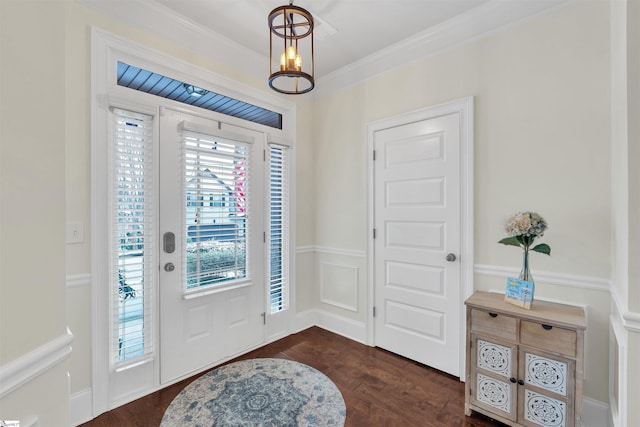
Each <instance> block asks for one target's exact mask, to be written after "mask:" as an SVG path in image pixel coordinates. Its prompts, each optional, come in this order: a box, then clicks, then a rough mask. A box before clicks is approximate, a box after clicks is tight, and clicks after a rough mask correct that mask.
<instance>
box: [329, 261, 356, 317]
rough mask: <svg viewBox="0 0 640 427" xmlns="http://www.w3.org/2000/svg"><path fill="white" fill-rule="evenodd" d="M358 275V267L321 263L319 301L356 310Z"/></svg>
mask: <svg viewBox="0 0 640 427" xmlns="http://www.w3.org/2000/svg"><path fill="white" fill-rule="evenodd" d="M358 276H359V274H358V267H353V266H346V265H338V264H332V263H328V262H323V263H321V264H320V301H321V302H323V303H325V304H330V305H333V306H336V307H340V308H344V309H347V310H351V311H354V312H357V311H358V281H359V279H358Z"/></svg>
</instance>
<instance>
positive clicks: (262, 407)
mask: <svg viewBox="0 0 640 427" xmlns="http://www.w3.org/2000/svg"><path fill="white" fill-rule="evenodd" d="M345 417H346V409H345V405H344V399H343V398H342V394H340V391H339V390H338V388H337V387H336V385H335V384H334V383H332V382H331V380H330V379H329V378H327V377H326V376H325V375H324V374H322V373H321V372H320V371H318V370H316V369H314V368H312V367H310V366H307V365H303V364H302V363H298V362H293V361H290V360H284V359H251V360H243V361H240V362H236V363H232V364H230V365H225V366H222V367H220V368H218V369H215V370H213V371H211V372H209V373H207V374H205V375H203V376H202V377H200V378H198V379H197V380H195V381H194V382H192V383H191V384H189V385H188V386H187V387H185V389H184V390H182V391H181V392H180V394H178V396H176V398H175V399H174V400H173V402H171V404H170V405H169V407H168V408H167V411H166V412H165V414H164V417H163V418H162V422H161V424H160V427H196V426H198V427H200V426H221V427H231V426H233V427H239V426H251V427H258V426H259V427H289V426H291V427H294V426H318V427H319V426H343V425H344V421H345Z"/></svg>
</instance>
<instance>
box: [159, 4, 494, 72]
mask: <svg viewBox="0 0 640 427" xmlns="http://www.w3.org/2000/svg"><path fill="white" fill-rule="evenodd" d="M156 1H157V2H158V3H161V4H162V5H164V6H166V7H168V8H170V9H172V10H173V11H174V12H175V13H176V14H179V15H182V16H184V17H186V18H187V19H189V20H192V21H194V22H196V23H198V24H200V25H202V26H204V27H206V28H208V29H210V30H211V31H215V32H218V33H220V34H223V35H224V36H226V37H228V38H230V39H232V40H234V41H236V42H238V43H240V44H241V45H243V46H245V47H246V48H248V49H251V50H253V51H255V52H256V53H259V54H263V55H264V54H266V53H268V52H269V30H268V26H267V15H268V14H269V12H270V11H271V10H273V9H275V8H276V7H278V6H282V5H285V4H288V1H287V0H285V1H283V0H156ZM486 2H487V0H298V1H295V2H294V5H295V6H300V7H303V8H305V9H307V10H308V11H309V12H311V14H312V15H313V16H314V20H315V25H316V28H315V40H314V49H315V53H314V54H315V58H316V64H315V73H316V76H317V77H318V78H322V76H325V75H327V74H329V73H331V72H332V71H336V70H337V69H339V68H341V67H343V66H345V65H347V64H350V63H352V62H354V61H357V60H360V59H362V58H364V57H366V56H368V55H371V54H372V53H374V52H377V51H379V50H381V49H384V48H386V47H389V46H391V45H392V44H394V43H398V42H400V41H401V40H404V39H406V38H408V37H410V36H413V35H415V34H417V33H419V32H421V31H423V30H425V29H427V28H431V27H433V26H435V25H438V24H440V23H442V22H444V21H447V20H449V19H451V18H453V17H455V16H457V15H460V14H462V13H464V12H467V11H469V10H470V9H473V8H475V7H477V6H479V5H481V4H483V3H486ZM331 33H333V34H331Z"/></svg>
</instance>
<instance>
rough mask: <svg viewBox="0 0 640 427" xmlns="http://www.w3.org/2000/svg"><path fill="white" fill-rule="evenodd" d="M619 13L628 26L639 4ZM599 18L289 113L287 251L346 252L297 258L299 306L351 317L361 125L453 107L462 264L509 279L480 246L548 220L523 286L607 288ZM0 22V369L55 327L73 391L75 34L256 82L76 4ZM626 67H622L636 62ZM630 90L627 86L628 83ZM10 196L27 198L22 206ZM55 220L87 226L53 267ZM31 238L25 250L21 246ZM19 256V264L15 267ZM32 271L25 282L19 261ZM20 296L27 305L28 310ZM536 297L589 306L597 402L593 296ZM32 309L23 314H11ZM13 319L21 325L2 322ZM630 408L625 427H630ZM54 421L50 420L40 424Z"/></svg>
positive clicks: (80, 49)
mask: <svg viewBox="0 0 640 427" xmlns="http://www.w3.org/2000/svg"><path fill="white" fill-rule="evenodd" d="M632 1H633V2H634V4H635V5H636V6H635V7H636V9H635V11H636V12H635V13H636V14H637V1H636V0H632ZM608 7H609V6H608V3H607V2H604V1H602V2H577V3H575V4H572V5H570V6H568V7H565V8H563V9H560V10H558V11H556V12H553V13H550V14H547V15H543V16H540V17H538V18H536V19H533V20H531V21H528V22H525V23H523V25H521V26H518V27H515V28H511V29H509V30H506V31H504V32H499V33H496V34H493V35H491V36H489V37H486V38H484V39H481V40H477V41H475V42H472V43H469V44H466V45H464V46H461V47H458V48H455V49H453V50H451V51H448V52H445V53H442V54H440V55H437V56H434V57H431V58H429V59H426V60H421V61H418V62H416V63H414V64H411V65H409V66H407V67H406V68H404V69H401V70H398V71H395V72H393V73H390V74H387V75H383V76H380V77H378V78H375V79H372V80H369V81H367V82H365V83H362V84H360V85H357V86H354V87H351V88H348V89H344V90H342V91H340V92H338V93H336V94H333V95H330V96H327V97H325V98H321V99H318V100H316V101H309V100H308V99H306V98H304V99H303V100H301V101H300V100H299V101H300V103H299V106H298V113H297V114H298V135H297V144H298V145H297V147H296V159H297V193H296V195H297V202H298V203H297V211H298V216H297V219H296V220H297V227H296V233H297V245H298V246H299V247H325V248H335V249H338V250H341V251H346V252H348V254H346V255H340V254H327V253H314V252H305V253H302V254H299V255H298V264H297V283H298V287H297V290H296V291H297V304H298V307H297V308H298V310H299V311H304V310H307V309H310V308H319V309H325V310H328V311H330V312H332V313H335V314H337V315H340V316H344V317H346V318H349V319H352V320H354V321H357V322H364V321H365V319H366V316H365V312H364V308H365V307H366V302H365V301H364V295H365V294H366V293H365V291H366V289H365V287H366V286H367V284H366V281H365V268H366V267H365V260H364V258H363V257H362V256H360V255H358V254H359V253H363V252H364V251H365V249H366V242H367V235H368V233H367V230H366V216H367V205H366V196H367V194H366V191H367V182H366V170H365V168H366V159H367V154H366V152H365V147H366V134H365V127H366V124H367V123H368V122H370V121H373V120H377V119H381V118H384V117H388V116H392V115H396V114H400V113H403V112H407V111H411V110H414V109H417V108H422V107H426V106H430V105H434V104H438V103H441V102H444V101H449V100H452V99H456V98H461V97H464V96H469V95H473V96H475V112H476V117H475V123H476V126H475V161H474V163H475V186H476V188H475V199H476V204H475V230H476V231H475V236H474V237H475V257H476V260H475V261H476V263H477V264H484V265H491V266H504V267H517V266H518V264H519V262H520V254H519V253H518V251H517V250H516V249H515V248H508V247H503V246H501V245H498V244H497V243H496V241H497V240H499V239H500V238H501V237H502V233H503V232H502V221H503V219H504V218H505V217H506V216H508V215H509V214H511V213H513V212H515V211H518V210H530V209H531V210H537V211H539V212H540V213H541V214H542V215H543V216H545V218H546V219H547V220H548V221H549V223H550V229H549V231H548V233H547V235H546V236H545V238H544V241H545V242H547V243H549V244H550V245H551V247H552V253H553V255H552V256H551V257H548V258H547V257H544V256H543V255H539V256H534V258H533V260H532V268H533V274H534V277H535V274H536V271H544V272H549V273H558V274H567V275H575V276H586V277H590V278H594V279H596V280H601V279H602V280H608V279H609V278H610V277H611V276H612V274H613V272H614V271H613V270H614V266H612V260H611V254H612V252H613V246H614V244H613V243H612V242H613V241H614V239H613V238H612V231H611V230H612V223H613V222H614V221H613V219H612V211H613V212H617V210H616V206H615V205H614V206H612V204H611V202H610V197H609V195H610V191H611V188H612V173H613V171H612V168H611V164H612V152H611V145H610V143H609V141H611V138H612V126H611V114H610V108H611V103H610V83H609V82H610V66H609V64H610V61H609V57H610V54H611V49H610V45H609V24H608V23H609V9H608ZM27 16H28V17H29V18H28V20H29V25H28V26H25V25H24V21H25V20H26V18H24V19H22V18H21V17H27ZM634 16H635V15H634ZM18 17H20V19H18ZM633 22H635V23H637V22H638V19H637V18H634V21H633ZM0 24H1V31H2V37H1V38H0V43H1V52H2V55H1V56H0V57H1V60H2V63H1V64H0V72H1V73H2V78H1V79H0V85H1V86H0V87H1V88H2V93H1V95H2V96H1V97H0V98H1V99H2V102H1V108H2V110H1V112H0V120H2V122H1V124H2V126H1V127H0V129H1V132H2V134H1V138H0V142H1V144H2V146H1V155H2V157H1V158H0V161H1V165H2V169H1V170H0V174H1V183H0V185H2V204H1V209H2V217H1V218H0V231H1V233H2V235H1V238H2V241H3V249H2V257H1V260H0V263H1V264H0V268H1V280H2V283H1V284H0V292H1V293H2V294H1V297H0V343H1V345H2V347H0V365H3V364H4V363H7V362H8V361H10V360H12V359H14V358H15V357H19V356H21V355H23V354H25V353H27V352H29V351H30V350H32V349H33V348H35V347H37V346H39V345H42V344H43V343H45V342H48V341H50V340H51V339H53V338H55V337H57V336H59V335H61V334H63V333H64V331H65V329H64V328H65V325H66V324H67V322H68V324H69V326H70V327H71V329H72V331H73V332H74V334H75V337H76V340H75V342H74V345H73V347H74V351H73V353H72V356H71V362H70V364H69V365H70V368H69V369H70V374H71V393H72V394H73V393H77V392H80V391H82V390H85V389H87V388H90V387H91V360H90V354H91V330H90V324H91V319H90V315H91V314H90V310H89V307H90V304H91V301H90V292H89V288H88V286H78V287H72V288H68V289H67V290H66V292H65V285H64V283H65V275H67V276H69V277H75V276H77V275H86V274H89V273H90V271H91V266H90V242H91V236H90V233H89V230H90V225H91V224H90V206H91V203H90V187H89V186H90V158H89V152H90V117H89V112H90V108H89V104H90V97H89V93H90V88H89V84H90V26H91V25H97V26H99V27H101V28H104V29H106V30H107V31H110V32H113V33H115V34H118V35H121V36H125V37H127V38H129V39H131V40H133V41H135V42H138V43H140V44H143V45H145V46H148V47H150V48H153V49H158V50H161V51H163V52H165V53H167V54H169V55H172V56H175V57H177V58H180V59H183V60H185V61H189V62H191V63H193V64H195V65H198V66H200V67H202V68H206V69H209V70H212V71H214V72H216V73H219V74H221V75H225V76H228V77H232V78H234V79H236V80H240V81H241V82H242V83H245V84H248V85H251V86H254V87H263V86H264V82H257V81H253V80H251V79H249V78H244V77H242V76H239V75H238V74H237V72H235V71H234V70H231V69H229V68H227V67H225V66H224V65H221V64H220V63H215V62H213V61H211V60H209V59H206V58H203V57H201V56H198V55H195V54H193V53H192V52H189V51H188V50H185V49H184V48H182V47H179V46H175V45H172V44H170V43H166V42H162V41H160V40H159V39H158V38H156V37H154V36H151V35H149V34H146V33H144V32H142V31H139V30H137V29H135V28H132V27H130V26H128V25H126V24H124V23H122V22H118V21H116V20H113V19H110V18H106V17H104V16H102V15H100V14H98V13H95V12H93V11H91V10H89V9H87V8H85V7H83V6H81V5H79V4H77V3H75V2H70V1H60V2H52V1H42V2H38V1H30V2H24V1H19V0H15V1H14V0H0ZM636 46H637V45H636ZM631 62H632V64H635V67H636V68H635V70H637V67H638V66H637V62H638V55H637V54H636V55H635V56H633V57H632V58H631ZM16 63H19V64H21V66H20V67H16V66H15V64H16ZM634 84H635V86H633V87H635V88H637V84H638V82H637V81H635V83H634ZM636 90H637V89H636ZM25 93H26V95H25ZM35 99H37V100H38V102H34V100H35ZM631 108H632V109H631V110H630V111H629V113H630V114H631V113H633V114H636V115H637V114H638V106H637V104H635V107H631ZM35 118H37V120H38V121H35V120H36V119H35ZM634 123H635V122H634ZM9 125H10V127H9ZM633 126H634V125H630V127H629V132H630V135H635V138H637V133H638V130H637V126H638V125H637V124H636V125H635V126H636V127H633ZM25 129H28V130H29V131H30V133H29V134H26V133H25ZM634 132H635V133H634ZM636 144H637V140H636ZM636 147H637V145H636ZM616 156H619V153H618V154H616V152H614V153H613V157H614V158H615V157H616ZM20 159H23V160H20ZM24 159H28V161H24ZM634 161H635V163H633V164H635V165H637V164H638V161H640V158H639V157H638V153H637V149H636V151H633V152H632V156H631V157H630V158H629V162H634ZM614 164H615V163H614ZM65 165H66V167H65ZM636 173H637V172H636ZM613 179H614V182H613V183H615V180H616V179H617V178H615V176H614V178H613ZM629 182H630V183H631V180H629ZM629 186H630V187H631V188H629V194H630V196H629V197H630V199H631V201H630V202H631V204H630V206H631V207H630V208H629V209H630V210H629V214H630V215H631V214H633V215H635V216H637V215H638V214H639V212H638V211H637V209H638V208H637V207H638V205H639V204H640V202H639V200H640V196H639V195H638V194H639V191H638V190H639V188H638V187H637V185H633V184H632V183H631V184H629ZM26 193H29V194H30V195H33V197H28V198H25V197H24V194H26ZM336 206H340V207H342V209H341V210H337V209H335V207H336ZM43 207H44V208H43ZM631 209H635V210H631ZM65 221H79V222H81V223H83V224H84V226H85V243H81V244H74V245H67V246H66V260H65V251H64V247H63V245H64V241H65V240H64V229H65ZM25 230H28V231H27V232H25ZM25 235H26V236H28V237H29V238H26V239H25V238H24V236H25ZM36 238H37V239H38V245H33V241H34V240H35V239H36ZM638 241H640V239H636V240H635V243H634V244H633V245H635V246H632V247H631V248H630V250H631V252H632V254H636V255H637V254H638V252H639V251H640V249H639V246H638V245H640V243H638ZM6 242H12V243H11V245H7V244H6ZM617 245H618V243H615V246H616V247H617ZM24 253H29V255H30V256H29V259H27V258H25V257H24V256H21V254H24ZM622 253H624V250H622ZM34 259H36V260H37V262H38V268H37V269H34V268H32V264H30V262H33V260H34ZM27 261H29V263H28V262H27ZM329 264H331V265H338V266H346V267H354V268H356V269H357V270H358V271H359V273H360V274H359V275H358V276H357V280H356V287H357V301H358V304H357V307H358V310H357V311H355V312H354V311H351V310H349V309H342V308H338V307H336V306H335V305H330V304H324V303H321V302H320V295H321V286H320V285H321V277H320V275H321V268H324V267H322V266H323V265H325V266H326V265H329ZM615 269H617V267H615ZM24 271H29V275H27V276H25V275H24ZM636 273H637V271H636ZM636 273H634V274H636ZM25 277H26V279H25ZM632 280H633V282H630V283H631V284H630V286H629V291H628V295H629V298H628V301H629V305H630V308H631V309H632V310H635V311H639V310H640V298H638V295H640V285H639V284H638V278H637V274H636V276H634V277H633V278H632ZM329 286H330V285H329ZM475 286H476V288H477V289H496V288H500V287H501V286H502V280H501V279H496V278H495V277H489V276H482V275H476V277H475ZM620 286H621V289H622V290H624V289H626V288H625V287H624V285H620ZM325 291H326V292H327V294H328V295H331V296H332V297H336V298H341V297H344V298H346V299H351V298H352V297H353V296H352V295H351V294H347V295H344V294H342V293H341V289H325ZM34 293H37V295H39V296H40V297H39V298H33V297H32V295H33V294H34ZM537 295H538V296H539V297H546V298H551V299H557V300H563V301H568V302H572V303H576V304H583V305H586V306H588V313H589V332H588V334H587V353H588V356H587V371H588V373H587V378H586V382H585V395H586V396H588V397H590V398H593V399H596V400H599V401H603V402H606V401H607V400H608V398H607V388H608V375H607V366H608V357H607V348H608V337H607V316H608V311H609V304H610V301H609V296H608V293H606V292H602V291H599V290H584V289H575V288H565V287H561V286H557V285H554V284H550V283H549V284H548V283H543V282H539V283H538V288H537ZM29 310H32V311H29ZM30 312H33V313H37V315H29V316H25V314H27V313H30ZM16 319H18V320H20V322H21V326H20V328H14V327H12V325H14V324H15V322H16ZM638 342H639V339H638V337H637V334H635V335H633V336H631V337H630V342H629V349H630V351H631V350H633V351H635V350H637V349H638V348H639V347H640V345H639V344H638ZM632 354H637V353H632ZM65 366H66V364H65ZM65 366H62V365H61V366H60V367H58V368H56V369H55V370H53V371H52V372H51V373H50V374H47V375H46V376H43V377H42V378H40V379H38V382H37V383H35V382H34V385H35V386H37V387H36V388H37V389H39V390H54V393H49V394H48V395H49V396H50V397H49V400H48V401H50V402H53V403H52V405H47V406H46V408H45V407H44V406H42V407H39V408H38V410H39V411H40V413H41V416H42V420H43V421H45V420H49V421H51V420H57V421H59V420H64V419H66V413H67V410H66V403H67V400H66V392H65V391H64V390H66V389H65V387H66V378H62V376H63V373H64V372H65ZM634 369H635V371H632V373H635V375H636V376H637V374H638V372H637V367H636V368H634ZM639 383H640V381H636V382H635V385H633V386H630V388H631V389H630V394H629V399H630V402H634V401H637V400H638V398H639V397H640V393H638V389H637V384H639ZM29 393H34V391H33V388H30V387H26V388H25V389H24V390H21V391H20V392H19V393H14V394H13V395H12V396H10V397H9V398H7V399H3V400H2V401H0V413H1V414H2V415H3V416H4V414H5V413H6V412H4V411H3V410H2V409H3V407H4V406H3V405H8V404H9V403H10V404H11V405H10V406H11V407H12V408H19V411H20V413H21V415H19V416H22V414H24V415H28V413H29V411H31V410H32V409H33V408H31V407H29V405H30V402H33V399H30V398H29V397H25V396H36V395H37V394H32V395H30V394H29ZM52 396H53V397H52ZM37 400H38V401H41V399H37ZM16 402H18V403H16ZM634 411H635V412H634V414H635V415H633V414H632V415H631V416H630V418H629V419H630V420H633V421H634V422H636V421H638V422H636V424H638V423H640V420H638V414H637V410H635V409H634ZM633 417H635V418H633ZM56 424H60V423H58V422H56V421H52V422H47V423H43V425H56ZM630 425H633V424H630Z"/></svg>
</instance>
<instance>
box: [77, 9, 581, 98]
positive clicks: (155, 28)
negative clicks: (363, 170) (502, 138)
mask: <svg viewBox="0 0 640 427" xmlns="http://www.w3.org/2000/svg"><path fill="white" fill-rule="evenodd" d="M76 1H78V3H80V4H83V5H85V6H87V7H89V8H91V9H94V10H96V11H98V12H100V13H103V14H105V15H108V16H111V17H113V18H116V19H119V20H121V21H124V22H127V23H128V24H130V25H132V26H134V27H136V28H138V29H142V30H144V31H147V32H149V33H152V34H154V35H155V36H157V37H159V38H161V39H164V40H167V41H169V42H172V43H175V44H177V45H179V46H182V47H184V48H186V49H189V50H191V51H193V52H195V53H197V54H199V55H202V56H203V57H206V58H210V59H212V60H213V61H215V62H217V63H220V64H226V63H227V62H228V59H229V58H231V57H234V58H235V57H238V56H242V58H243V60H242V62H238V63H237V64H235V65H236V66H237V71H238V72H241V73H243V74H245V75H247V76H249V77H252V78H255V79H257V80H264V86H265V87H264V88H265V90H266V89H267V82H266V68H265V67H266V66H267V64H268V61H269V58H268V56H267V55H262V54H260V53H258V52H255V51H253V50H251V49H247V48H246V47H244V46H242V45H241V44H239V43H237V42H236V41H234V40H232V39H229V38H227V37H225V36H223V35H221V34H219V33H216V32H214V31H211V30H209V29H208V28H206V27H204V26H202V25H200V24H197V23H195V22H193V21H191V20H189V19H186V18H184V17H181V16H177V15H176V14H175V13H174V12H173V11H172V10H171V9H169V8H168V7H166V6H164V5H162V4H160V3H158V2H156V1H153V0H129V1H127V7H126V8H124V7H122V4H121V2H114V1H104V0H76ZM575 1H577V0H550V1H504V0H490V1H488V2H486V3H483V4H482V5H480V6H478V7H476V8H474V9H471V10H469V11H468V12H466V13H463V14H460V15H458V16H456V17H454V18H452V19H449V20H447V21H445V22H443V23H441V24H439V25H436V26H434V27H431V28H429V29H427V30H425V31H423V32H421V33H419V34H417V35H415V36H413V37H409V38H407V39H406V40H403V41H401V42H399V43H396V44H394V45H392V46H390V47H388V48H386V49H383V50H380V51H378V52H376V53H374V54H372V55H369V56H367V57H365V58H363V59H361V60H359V61H356V62H354V63H352V64H349V65H347V66H345V67H343V68H340V69H339V70H336V71H334V72H332V73H330V74H327V75H325V76H321V77H318V78H317V79H316V88H315V89H314V91H313V92H311V93H309V94H307V95H305V96H308V97H311V98H319V97H322V96H326V95H329V94H331V93H334V92H336V91H338V90H340V89H343V88H346V87H348V86H352V85H355V84H358V83H361V82H364V81H366V80H369V79H371V78H373V77H376V76H379V75H381V74H384V73H387V72H389V71H393V70H395V69H398V68H402V67H406V66H407V65H410V64H412V63H415V62H417V61H420V60H423V59H425V58H428V57H430V56H434V55H436V54H438V53H441V52H443V51H446V50H447V49H450V48H453V47H456V46H460V45H462V44H465V43H469V42H472V41H474V40H477V39H479V38H482V37H485V36H487V35H489V34H492V33H495V32H499V31H504V30H505V29H507V28H510V27H513V26H516V25H520V24H522V23H523V22H525V21H526V20H528V19H532V18H534V17H537V16H540V15H543V14H545V13H549V12H551V11H553V10H556V9H558V8H559V7H564V6H566V5H567V4H570V3H573V2H575ZM212 46H215V49H213V48H212ZM407 58H411V60H410V61H407Z"/></svg>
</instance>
